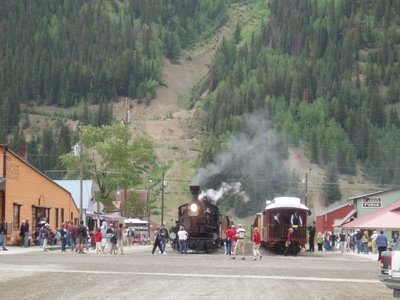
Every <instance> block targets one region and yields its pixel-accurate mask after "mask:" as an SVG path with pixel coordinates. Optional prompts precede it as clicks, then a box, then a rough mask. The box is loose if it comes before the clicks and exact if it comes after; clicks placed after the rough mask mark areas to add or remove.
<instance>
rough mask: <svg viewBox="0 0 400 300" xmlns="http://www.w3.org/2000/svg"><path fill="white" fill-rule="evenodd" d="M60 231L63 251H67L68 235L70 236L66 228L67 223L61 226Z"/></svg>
mask: <svg viewBox="0 0 400 300" xmlns="http://www.w3.org/2000/svg"><path fill="white" fill-rule="evenodd" d="M58 232H59V236H60V239H61V252H65V251H66V247H67V236H68V231H67V230H66V229H65V224H62V225H61V228H60V230H59V231H58Z"/></svg>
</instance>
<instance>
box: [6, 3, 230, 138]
mask: <svg viewBox="0 0 400 300" xmlns="http://www.w3.org/2000/svg"><path fill="white" fill-rule="evenodd" d="M226 4H227V0H203V1H196V0H189V1H178V2H177V1H174V0H165V1H158V0H146V1H136V0H126V1H117V0H111V1H108V0H91V1H87V0H64V1H55V0H33V1H24V0H15V1H1V3H0V49H1V51H0V108H1V112H2V115H1V119H0V131H3V132H6V133H10V131H11V129H12V128H13V126H15V125H17V123H18V120H19V112H20V106H19V105H20V104H21V103H32V104H42V103H44V104H48V105H56V106H63V107H70V106H73V105H76V104H77V103H80V102H84V103H101V102H109V101H110V100H111V101H112V100H115V99H117V98H118V97H120V96H128V97H131V98H135V99H137V100H138V101H143V100H144V101H147V102H148V101H150V100H151V99H152V98H154V95H155V88H156V87H157V86H158V85H159V84H160V83H161V78H160V76H161V57H162V55H166V56H167V57H169V58H171V59H174V58H175V57H177V55H178V54H179V52H180V50H181V49H182V48H183V49H184V48H187V47H189V46H191V45H192V44H193V43H195V42H198V41H200V40H202V39H204V38H209V37H210V36H211V35H213V34H214V32H215V30H216V29H218V28H219V27H220V26H221V25H222V24H224V23H225V21H226V20H227V9H226Z"/></svg>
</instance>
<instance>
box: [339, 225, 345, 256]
mask: <svg viewBox="0 0 400 300" xmlns="http://www.w3.org/2000/svg"><path fill="white" fill-rule="evenodd" d="M345 244H346V234H345V233H344V232H343V230H342V231H340V233H339V250H340V253H343V252H344V247H345Z"/></svg>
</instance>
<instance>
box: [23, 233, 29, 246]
mask: <svg viewBox="0 0 400 300" xmlns="http://www.w3.org/2000/svg"><path fill="white" fill-rule="evenodd" d="M28 246H29V231H28V232H25V234H24V247H28Z"/></svg>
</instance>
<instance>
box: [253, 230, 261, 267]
mask: <svg viewBox="0 0 400 300" xmlns="http://www.w3.org/2000/svg"><path fill="white" fill-rule="evenodd" d="M260 245H261V235H260V232H259V231H258V228H257V227H254V229H253V255H254V257H253V260H257V256H259V257H260V260H261V258H262V255H261V253H260Z"/></svg>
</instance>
